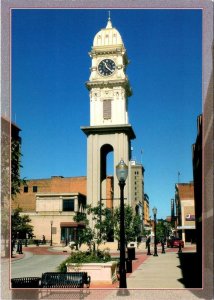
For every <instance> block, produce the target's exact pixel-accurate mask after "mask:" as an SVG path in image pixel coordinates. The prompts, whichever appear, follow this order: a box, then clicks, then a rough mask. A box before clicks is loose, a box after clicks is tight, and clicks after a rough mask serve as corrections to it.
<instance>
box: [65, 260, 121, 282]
mask: <svg viewBox="0 0 214 300" xmlns="http://www.w3.org/2000/svg"><path fill="white" fill-rule="evenodd" d="M77 268H78V271H79V272H87V274H88V275H89V276H91V282H105V283H114V282H115V281H116V279H117V262H116V261H110V262H106V263H83V264H81V265H78V267H77V265H76V264H70V263H68V264H67V272H73V271H74V270H77Z"/></svg>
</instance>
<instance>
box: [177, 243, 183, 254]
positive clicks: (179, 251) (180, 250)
mask: <svg viewBox="0 0 214 300" xmlns="http://www.w3.org/2000/svg"><path fill="white" fill-rule="evenodd" d="M178 253H182V249H181V243H179V250H178Z"/></svg>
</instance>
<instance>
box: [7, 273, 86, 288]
mask: <svg viewBox="0 0 214 300" xmlns="http://www.w3.org/2000/svg"><path fill="white" fill-rule="evenodd" d="M90 282H91V277H90V276H88V275H87V272H68V273H60V272H46V273H43V274H42V278H41V277H22V278H12V279H11V284H12V288H83V287H84V285H85V286H86V287H87V288H89V286H90Z"/></svg>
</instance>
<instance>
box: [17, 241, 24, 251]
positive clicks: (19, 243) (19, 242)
mask: <svg viewBox="0 0 214 300" xmlns="http://www.w3.org/2000/svg"><path fill="white" fill-rule="evenodd" d="M18 245H19V251H18V253H19V254H23V253H22V241H21V240H19V241H18Z"/></svg>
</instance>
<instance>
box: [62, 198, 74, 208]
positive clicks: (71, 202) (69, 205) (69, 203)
mask: <svg viewBox="0 0 214 300" xmlns="http://www.w3.org/2000/svg"><path fill="white" fill-rule="evenodd" d="M62 210H63V211H74V199H64V200H63V209H62Z"/></svg>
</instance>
